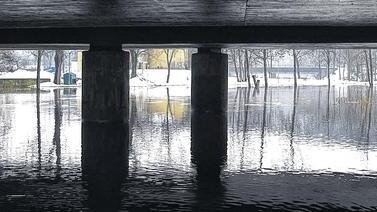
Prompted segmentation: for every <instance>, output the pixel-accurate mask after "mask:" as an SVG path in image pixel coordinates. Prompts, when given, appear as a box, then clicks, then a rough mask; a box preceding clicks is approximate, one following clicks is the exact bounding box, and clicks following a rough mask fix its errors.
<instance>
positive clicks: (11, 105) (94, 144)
mask: <svg viewBox="0 0 377 212" xmlns="http://www.w3.org/2000/svg"><path fill="white" fill-rule="evenodd" d="M180 89H181V90H180ZM188 90H189V89H188ZM80 92H81V91H80V89H78V90H72V91H71V90H60V91H59V90H55V91H45V92H41V94H40V103H39V104H36V102H35V93H32V92H30V91H25V92H19V93H16V92H14V93H2V94H0V124H1V127H2V129H1V136H0V209H1V211H12V210H16V211H18V210H20V211H21V210H35V211H51V210H64V211H80V210H84V211H85V210H88V209H89V210H106V211H112V210H118V209H119V210H130V211H133V210H137V209H144V210H148V209H150V208H154V209H156V210H169V209H170V210H172V209H173V210H174V209H175V210H186V211H190V210H209V209H214V210H216V209H218V210H228V209H229V210H237V209H245V210H249V211H251V210H253V209H255V210H266V211H271V210H277V211H284V210H297V209H300V210H301V209H302V210H307V211H315V210H317V211H321V210H322V211H326V210H356V211H357V210H365V211H373V210H377V204H376V202H375V193H376V192H377V189H376V188H375V187H374V186H371V185H373V184H374V183H375V180H376V178H377V143H376V139H375V138H376V137H377V127H376V126H377V125H376V123H377V114H376V113H375V110H374V108H375V107H376V101H375V100H376V91H373V90H370V89H369V88H367V87H362V86H345V87H338V86H333V87H331V89H330V91H329V90H328V88H327V86H323V87H298V88H297V89H292V88H273V87H271V88H268V90H264V89H263V90H261V92H260V93H258V92H257V90H253V91H251V90H250V89H247V88H238V89H230V90H229V107H228V113H227V114H210V113H197V114H190V97H189V96H188V95H189V92H188V93H185V89H182V88H179V87H177V88H176V87H174V88H172V87H171V88H169V89H166V88H165V87H164V88H154V89H140V88H139V89H135V90H134V91H133V92H131V96H130V142H129V146H128V145H127V141H128V135H127V134H128V132H127V130H126V129H127V127H126V126H123V125H121V124H96V123H82V124H81V111H80V110H81V109H80V108H81V103H80ZM38 111H39V112H38ZM36 114H37V115H36ZM81 129H82V136H81ZM81 137H82V138H83V140H82V141H81ZM81 145H82V147H83V149H82V154H81ZM128 149H129V153H128ZM51 161H53V162H51ZM55 163H56V164H55Z"/></svg>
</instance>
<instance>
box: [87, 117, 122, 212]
mask: <svg viewBox="0 0 377 212" xmlns="http://www.w3.org/2000/svg"><path fill="white" fill-rule="evenodd" d="M82 132H83V133H82V139H83V143H82V144H83V145H82V172H83V179H84V180H85V181H86V183H87V189H88V204H89V207H90V208H91V209H98V210H99V209H106V210H110V211H111V210H116V209H118V208H119V207H120V201H121V195H120V188H121V182H122V180H123V179H124V178H125V177H126V176H127V171H128V131H127V127H126V126H125V125H123V124H120V123H96V122H83V123H82Z"/></svg>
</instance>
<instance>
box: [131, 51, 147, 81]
mask: <svg viewBox="0 0 377 212" xmlns="http://www.w3.org/2000/svg"><path fill="white" fill-rule="evenodd" d="M129 51H130V54H131V76H130V78H134V77H136V76H137V73H136V72H137V65H138V64H139V57H140V55H141V54H144V53H146V52H147V50H146V49H129Z"/></svg>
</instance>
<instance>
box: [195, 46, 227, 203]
mask: <svg viewBox="0 0 377 212" xmlns="http://www.w3.org/2000/svg"><path fill="white" fill-rule="evenodd" d="M227 71H228V57H227V55H226V54H222V53H221V50H220V49H211V48H200V49H199V50H198V53H196V54H194V55H193V56H192V86H191V99H192V100H191V107H192V113H191V155H192V163H193V166H194V167H195V168H196V170H197V175H196V180H197V185H198V187H197V189H198V192H197V194H198V195H197V200H198V202H197V204H198V205H197V207H198V208H199V209H204V208H206V205H207V206H208V205H212V208H214V207H216V206H214V205H216V204H215V202H218V201H217V200H219V199H221V198H222V194H223V186H222V184H221V180H220V173H221V170H222V168H223V166H224V164H225V161H226V152H227V117H226V110H227V95H228V92H227V88H228V83H227V78H228V75H227ZM212 203H214V204H212ZM198 208H196V209H198Z"/></svg>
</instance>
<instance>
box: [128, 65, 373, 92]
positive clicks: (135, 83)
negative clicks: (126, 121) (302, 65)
mask: <svg viewBox="0 0 377 212" xmlns="http://www.w3.org/2000/svg"><path fill="white" fill-rule="evenodd" d="M166 76H167V70H164V69H146V70H138V76H137V77H135V78H132V79H131V80H130V86H131V87H148V86H149V87H155V86H190V85H191V71H190V70H171V74H170V81H169V83H168V84H167V83H166ZM257 79H258V80H260V87H264V79H263V78H257ZM327 83H328V81H327V78H324V79H322V80H316V79H298V82H297V84H298V85H299V86H306V85H316V86H319V85H327ZM293 84H294V80H293V78H292V79H287V78H284V79H276V78H269V79H268V85H269V86H270V87H277V86H293ZM331 84H332V85H368V83H367V82H355V81H343V80H338V78H337V76H335V75H334V76H333V78H332V79H331ZM251 85H252V86H254V84H253V82H251ZM247 86H248V83H247V82H237V78H236V77H229V78H228V87H229V88H235V87H247Z"/></svg>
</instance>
